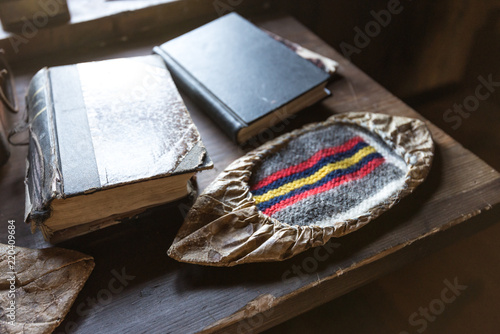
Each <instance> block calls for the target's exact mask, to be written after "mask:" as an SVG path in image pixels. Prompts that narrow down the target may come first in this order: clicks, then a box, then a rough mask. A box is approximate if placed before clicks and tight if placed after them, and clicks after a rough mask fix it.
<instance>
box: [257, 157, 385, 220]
mask: <svg viewBox="0 0 500 334" xmlns="http://www.w3.org/2000/svg"><path fill="white" fill-rule="evenodd" d="M384 160H385V159H384V158H377V159H373V160H372V161H370V162H369V163H368V164H366V165H364V166H363V167H362V168H361V169H359V170H357V171H355V172H353V173H351V174H347V175H342V176H340V177H338V178H335V179H333V180H331V181H330V182H327V183H325V184H324V185H322V186H321V187H318V188H314V189H311V190H308V191H304V192H303V193H300V194H297V195H295V196H292V197H290V198H287V199H285V200H283V201H281V202H279V203H276V204H275V205H273V206H271V207H269V208H267V209H265V210H264V211H262V212H263V213H264V214H266V215H268V216H270V215H272V214H274V213H276V212H278V211H280V210H282V209H284V208H286V207H287V206H289V205H292V204H294V203H297V202H298V201H300V200H303V199H305V198H307V197H309V196H313V195H316V194H320V193H323V192H325V191H327V190H330V189H333V188H335V187H338V186H340V185H341V184H343V183H346V182H348V181H354V180H359V179H361V178H363V177H365V176H366V175H368V174H370V173H371V172H372V171H373V170H374V169H375V168H377V167H378V166H380V165H381V164H382V163H383V162H384Z"/></svg>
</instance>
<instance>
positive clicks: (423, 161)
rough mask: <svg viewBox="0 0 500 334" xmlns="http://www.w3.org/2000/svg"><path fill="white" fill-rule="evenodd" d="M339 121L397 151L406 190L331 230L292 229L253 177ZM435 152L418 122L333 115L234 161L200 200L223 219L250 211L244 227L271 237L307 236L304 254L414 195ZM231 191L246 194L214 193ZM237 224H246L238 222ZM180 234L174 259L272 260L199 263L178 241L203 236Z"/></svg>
mask: <svg viewBox="0 0 500 334" xmlns="http://www.w3.org/2000/svg"><path fill="white" fill-rule="evenodd" d="M339 123H344V124H351V125H357V126H360V127H362V128H364V129H366V130H368V131H369V132H371V133H374V134H376V135H378V136H379V137H380V138H381V139H382V140H383V141H384V142H385V143H386V144H387V145H388V146H389V147H390V148H391V149H392V150H394V152H395V153H396V154H397V155H399V156H400V157H401V158H402V159H403V161H404V162H405V164H406V165H407V167H408V170H407V173H406V176H405V181H404V186H403V187H402V188H401V189H399V190H398V191H397V192H396V193H394V194H393V195H392V196H390V197H389V198H388V199H387V200H385V201H384V202H382V203H381V204H379V205H378V206H375V207H373V208H371V209H370V210H369V211H368V212H366V213H364V214H362V215H361V216H359V217H357V218H353V219H348V220H345V221H341V222H338V221H337V222H332V223H331V224H330V225H329V226H317V225H307V226H299V225H289V224H287V223H283V222H280V221H279V220H277V219H275V218H272V217H270V216H267V215H265V214H264V213H262V212H261V211H260V210H258V208H257V206H256V204H255V201H254V199H253V196H252V193H251V192H250V185H249V181H250V178H251V176H252V173H253V171H254V170H255V168H258V166H259V165H260V163H262V161H263V160H264V159H265V158H266V157H268V156H269V155H272V154H273V153H275V152H277V151H279V150H280V149H281V148H282V147H283V146H285V145H286V144H287V143H288V142H289V141H290V140H292V139H294V138H297V137H299V136H301V135H303V134H305V133H308V132H311V131H316V130H319V129H321V128H324V127H328V126H331V125H333V124H339ZM433 154H434V143H433V140H432V137H431V134H430V132H429V130H428V128H427V126H426V125H425V123H424V122H422V121H420V120H418V119H413V118H407V117H400V116H390V115H385V114H376V113H367V112H349V113H343V114H338V115H333V116H331V117H329V118H328V119H327V120H325V121H323V122H320V123H313V124H308V125H306V126H304V127H302V128H301V129H298V130H294V131H292V132H290V133H287V134H284V135H282V136H280V137H278V138H276V139H274V140H271V141H270V142H268V143H266V144H264V145H262V146H260V147H259V148H257V149H255V150H253V151H251V152H249V153H247V154H246V155H244V156H243V157H241V158H239V159H237V160H235V161H234V162H233V163H231V164H230V165H229V166H228V167H227V168H226V169H225V170H224V171H223V172H222V173H221V174H220V175H219V176H218V177H217V178H216V179H215V180H214V181H213V182H212V183H211V184H210V185H209V186H208V187H207V188H206V189H205V191H204V192H203V193H202V194H201V195H200V198H199V199H198V200H197V202H198V201H200V199H202V201H201V202H200V203H202V202H203V199H204V198H205V199H207V200H208V199H210V200H211V201H213V200H216V201H218V202H219V203H221V207H223V208H224V209H223V212H220V213H217V214H216V215H218V217H223V216H225V215H227V214H235V216H238V213H240V212H243V211H245V212H246V213H247V214H246V215H243V216H244V218H245V223H247V224H258V225H261V226H264V225H265V226H264V229H265V230H267V233H269V234H272V235H274V234H277V233H279V234H282V233H283V231H285V233H286V230H289V231H290V232H293V233H291V235H294V236H296V238H297V240H298V238H299V237H298V236H303V235H307V236H308V238H307V240H306V241H304V238H301V242H302V243H304V242H306V243H307V244H306V245H301V247H300V248H301V250H300V251H298V252H302V251H304V250H306V249H308V248H311V247H316V246H320V245H323V244H324V243H326V242H327V241H328V240H329V239H330V238H332V237H341V236H343V235H346V234H348V233H350V232H353V231H355V230H357V229H359V228H361V227H362V226H364V225H366V224H367V223H368V222H370V221H371V220H373V219H375V218H377V217H378V216H380V215H381V214H382V213H383V212H385V211H387V210H388V209H390V208H391V207H392V206H394V205H395V204H396V203H397V202H398V201H399V200H400V199H401V198H403V197H405V196H407V195H408V194H410V193H411V192H412V191H413V190H414V189H415V188H416V187H417V186H418V185H420V184H421V183H422V182H423V181H424V180H425V178H426V177H427V175H428V173H429V170H430V167H431V164H432V160H433ZM229 187H230V188H238V189H240V190H241V194H240V195H239V196H237V197H236V198H232V197H230V196H224V197H223V198H219V197H217V196H214V195H213V194H215V193H220V192H221V191H220V190H221V189H228V188H229ZM196 204H197V203H195V206H194V207H193V209H192V210H196V209H197V207H196ZM188 219H189V214H188ZM199 220H200V219H199ZM201 220H203V218H201ZM236 221H237V222H241V221H240V220H238V219H237V218H236ZM205 224H210V222H208V221H205ZM196 225H197V226H199V227H203V226H204V225H203V224H200V222H199V221H198V222H196ZM271 230H272V231H271ZM292 230H293V231H292ZM181 231H182V228H181ZM181 231H180V233H179V234H178V235H177V237H176V238H175V240H174V243H173V245H172V247H171V248H170V249H169V252H168V254H169V256H171V257H173V258H175V259H177V260H180V261H183V262H190V263H196V264H203V265H214V266H233V265H236V264H241V263H246V262H261V261H262V262H263V261H269V260H270V259H268V258H266V257H262V256H254V255H253V251H252V250H250V252H248V254H247V255H245V256H243V257H240V258H238V259H235V260H234V261H233V260H229V261H228V260H226V259H220V261H218V260H217V258H215V259H211V258H210V257H209V256H206V257H204V259H202V260H200V258H199V257H198V256H189V255H187V254H182V251H180V252H179V251H178V249H177V248H176V247H175V246H176V244H177V243H179V242H182V243H190V242H192V243H193V244H197V243H199V242H202V240H199V239H200V236H194V235H192V234H195V233H192V232H195V231H191V235H190V234H187V235H182V232H181ZM188 232H189V231H188ZM297 242H298V241H297ZM293 246H294V245H292V246H291V248H293ZM258 247H260V246H257V248H258ZM296 254H297V251H292V250H290V252H288V251H287V252H286V254H283V255H282V256H280V258H278V259H276V258H273V259H271V260H285V259H287V258H289V257H291V256H293V255H296Z"/></svg>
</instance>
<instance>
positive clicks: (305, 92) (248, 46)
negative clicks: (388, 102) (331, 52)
mask: <svg viewBox="0 0 500 334" xmlns="http://www.w3.org/2000/svg"><path fill="white" fill-rule="evenodd" d="M154 51H155V52H156V53H157V54H159V55H161V56H162V57H163V58H164V59H165V62H166V63H167V66H168V68H169V70H170V71H171V73H172V75H173V76H174V79H175V80H176V83H177V84H178V85H179V87H180V89H182V90H183V91H184V92H185V93H186V94H187V95H188V96H189V97H190V98H192V99H193V100H194V102H196V103H198V104H199V105H200V106H201V107H202V109H203V110H204V111H205V112H207V114H208V115H209V116H210V117H211V118H212V119H213V120H214V121H215V122H216V123H217V124H219V125H220V127H221V128H222V130H224V131H225V132H226V133H227V134H228V135H229V136H230V137H231V138H232V139H233V140H234V141H235V142H237V143H243V142H245V141H247V140H248V139H250V138H251V137H252V136H255V135H257V134H258V133H259V132H261V131H263V130H265V129H266V128H268V127H271V126H272V125H274V124H276V123H278V122H280V121H282V120H283V119H285V118H286V117H288V116H290V115H291V114H294V113H296V112H298V111H300V110H302V109H304V108H306V107H308V106H310V105H312V104H314V103H316V102H318V101H319V100H321V99H322V98H324V97H325V96H328V95H329V92H328V91H327V90H326V89H325V86H326V82H327V80H328V79H329V77H330V74H329V73H328V72H327V71H324V70H322V69H321V68H319V67H318V66H315V65H314V64H313V63H311V61H308V60H306V59H304V58H303V57H301V56H299V55H298V54H297V53H296V52H294V51H293V50H291V49H290V48H289V47H287V46H286V45H284V43H280V41H279V40H276V39H275V38H273V37H272V36H270V35H269V34H267V33H266V32H264V31H262V30H261V29H259V28H258V27H256V26H254V25H253V24H252V23H250V22H249V21H247V20H245V19H244V18H243V17H241V16H239V15H238V14H236V13H231V14H228V15H226V16H223V17H221V18H219V19H217V20H215V21H212V22H210V23H208V24H206V25H204V26H202V27H200V28H197V29H195V30H193V31H190V32H188V33H186V34H184V35H182V36H180V37H177V38H175V39H173V40H171V41H168V42H166V43H164V44H162V45H161V46H159V47H156V48H155V49H154Z"/></svg>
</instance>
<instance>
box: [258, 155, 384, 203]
mask: <svg viewBox="0 0 500 334" xmlns="http://www.w3.org/2000/svg"><path fill="white" fill-rule="evenodd" d="M373 152H376V150H375V148H373V147H372V146H366V147H364V148H363V149H361V150H359V151H358V152H356V154H354V155H353V156H352V157H349V158H346V159H344V160H341V161H337V162H333V163H331V164H328V165H326V166H323V167H322V168H321V169H320V170H318V171H317V172H316V173H314V174H313V175H310V176H308V177H305V178H302V179H298V180H295V181H292V182H289V183H287V184H284V185H282V186H281V187H279V188H277V189H272V190H269V191H268V192H266V193H265V194H262V195H260V196H254V200H255V202H256V203H257V204H259V203H262V202H267V201H269V200H270V199H273V198H275V197H277V196H281V195H285V194H287V193H289V192H290V191H293V190H295V189H298V188H300V187H303V186H305V185H308V184H313V183H316V182H318V181H319V180H321V179H322V178H324V177H325V176H327V175H328V174H330V173H331V172H333V171H334V170H337V169H344V168H348V167H350V166H352V165H354V164H356V163H358V162H359V161H360V160H361V159H363V158H364V157H366V156H367V155H369V154H371V153H373Z"/></svg>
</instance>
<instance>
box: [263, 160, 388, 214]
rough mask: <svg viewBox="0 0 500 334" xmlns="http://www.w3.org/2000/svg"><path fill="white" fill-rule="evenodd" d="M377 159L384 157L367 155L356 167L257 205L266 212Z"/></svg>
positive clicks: (331, 173)
mask: <svg viewBox="0 0 500 334" xmlns="http://www.w3.org/2000/svg"><path fill="white" fill-rule="evenodd" d="M375 158H382V155H380V153H378V152H374V153H371V154H369V155H367V156H366V157H364V158H363V159H361V161H359V162H358V163H356V164H355V165H352V166H350V167H347V168H344V169H337V170H334V171H332V172H330V173H329V174H327V175H326V176H325V177H324V178H322V179H321V180H319V181H318V182H316V183H313V184H307V185H305V186H302V187H300V188H297V189H295V190H292V191H290V192H289V193H287V194H285V195H281V196H276V197H274V198H272V199H270V200H269V201H266V202H262V203H259V204H257V207H258V208H259V210H260V211H264V210H265V209H267V208H270V207H271V206H273V205H275V204H278V203H279V202H281V201H283V200H285V199H287V198H289V197H292V196H295V195H297V194H300V193H303V192H305V191H307V190H310V189H314V188H316V187H319V186H322V185H323V184H325V183H327V182H329V181H331V180H333V179H335V178H338V177H341V176H344V175H347V174H351V173H354V172H356V171H357V170H359V169H361V168H363V166H364V165H366V164H368V163H369V162H370V161H372V160H373V159H375Z"/></svg>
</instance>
